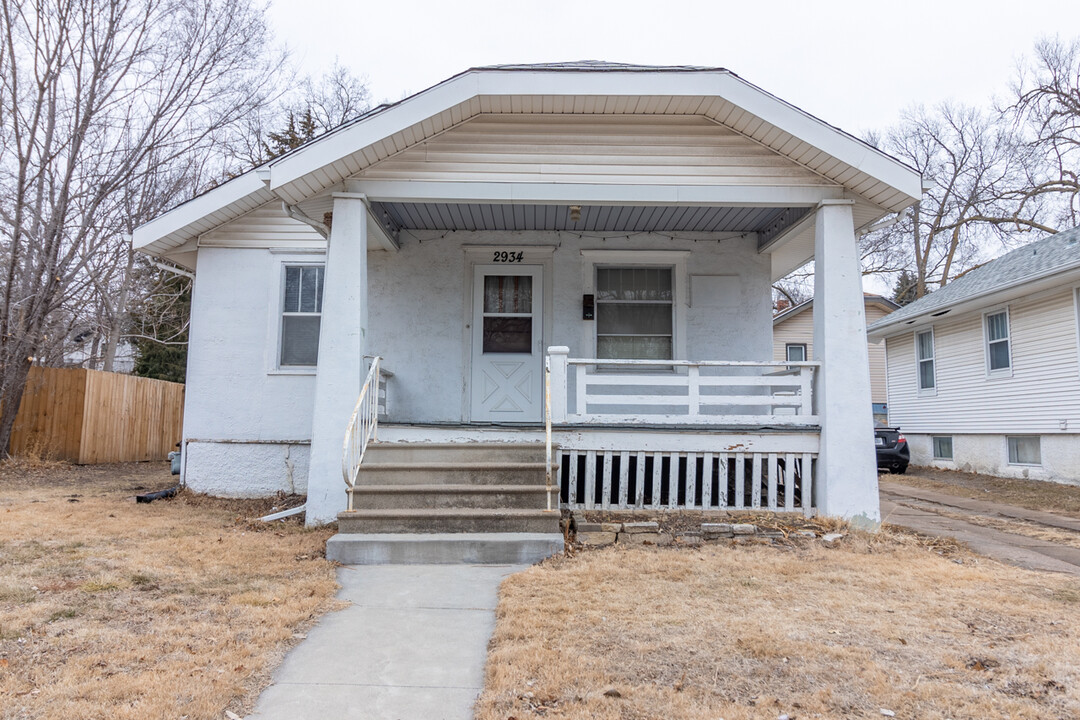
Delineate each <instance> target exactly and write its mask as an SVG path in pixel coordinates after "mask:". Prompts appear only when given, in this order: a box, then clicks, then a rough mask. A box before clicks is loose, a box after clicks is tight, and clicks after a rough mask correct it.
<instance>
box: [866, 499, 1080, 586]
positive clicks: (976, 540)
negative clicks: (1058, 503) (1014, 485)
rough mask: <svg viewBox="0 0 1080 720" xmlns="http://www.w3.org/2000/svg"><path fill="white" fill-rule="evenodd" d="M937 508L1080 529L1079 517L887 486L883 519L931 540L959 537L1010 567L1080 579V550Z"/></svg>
mask: <svg viewBox="0 0 1080 720" xmlns="http://www.w3.org/2000/svg"><path fill="white" fill-rule="evenodd" d="M935 508H937V509H940V510H947V511H949V512H953V513H962V514H968V515H983V516H987V517H993V516H1003V517H1011V518H1017V519H1023V520H1028V521H1030V522H1037V523H1040V524H1043V525H1046V526H1047V527H1053V528H1058V529H1065V530H1080V527H1077V526H1076V523H1077V521H1076V519H1075V518H1068V517H1064V516H1060V515H1054V514H1053V513H1047V512H1041V511H1034V510H1027V509H1025V508H1018V507H1015V506H1013V505H1004V504H1002V503H994V502H990V501H982V500H973V499H970V498H963V497H957V496H955V495H948V494H945V493H937V492H934V491H932V490H925V489H923V488H912V487H908V486H905V485H900V484H899V483H893V482H888V481H883V482H881V517H882V520H883V521H884V522H888V523H892V524H894V525H902V526H904V527H907V528H910V529H912V530H915V531H916V532H919V533H922V534H925V535H937V536H948V537H953V538H956V539H957V540H959V541H960V542H963V543H965V544H967V545H968V546H969V547H970V548H971V549H972V550H974V551H975V552H978V553H981V554H983V555H987V556H989V557H992V558H995V559H997V560H1001V561H1002V562H1006V563H1009V564H1010V565H1016V566H1018V567H1022V568H1027V569H1029V570H1048V571H1052V572H1063V573H1068V574H1072V575H1080V548H1075V547H1071V546H1068V545H1064V544H1061V543H1053V542H1048V541H1046V540H1039V539H1037V538H1032V537H1027V536H1025V535H1017V534H1015V533H1008V532H1003V531H1001V530H996V529H994V528H989V527H985V526H981V525H976V524H974V523H970V522H965V521H964V520H961V519H957V518H949V517H945V516H943V515H939V514H937V513H936V512H934V509H935Z"/></svg>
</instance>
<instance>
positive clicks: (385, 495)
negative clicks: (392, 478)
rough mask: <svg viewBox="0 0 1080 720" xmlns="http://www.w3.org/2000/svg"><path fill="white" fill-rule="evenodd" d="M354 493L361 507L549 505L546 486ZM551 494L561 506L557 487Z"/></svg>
mask: <svg viewBox="0 0 1080 720" xmlns="http://www.w3.org/2000/svg"><path fill="white" fill-rule="evenodd" d="M351 492H352V496H353V507H354V508H356V509H358V510H393V509H402V508H426V509H431V508H529V509H533V510H535V509H537V508H546V507H547V494H546V489H545V486H544V485H478V484H471V485H451V484H444V483H438V484H434V485H357V486H356V488H355V489H354V490H352V491H351ZM551 495H552V503H553V506H554V507H558V502H559V490H558V488H557V487H553V488H552V492H551Z"/></svg>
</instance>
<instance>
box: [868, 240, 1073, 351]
mask: <svg viewBox="0 0 1080 720" xmlns="http://www.w3.org/2000/svg"><path fill="white" fill-rule="evenodd" d="M1074 268H1080V228H1074V229H1072V230H1065V231H1063V232H1059V233H1057V234H1055V235H1049V236H1047V237H1044V238H1042V239H1041V240H1036V241H1035V242H1033V243H1031V244H1029V245H1025V246H1024V247H1021V248H1017V249H1016V250H1013V251H1012V252H1009V253H1006V254H1005V255H1002V256H1001V257H999V258H997V259H996V260H991V261H990V262H988V263H986V264H985V265H982V266H980V267H977V268H975V269H974V270H971V271H970V272H968V273H966V274H965V275H963V276H961V277H959V278H957V279H955V280H953V281H952V282H950V283H949V284H948V285H946V286H945V287H943V288H941V289H939V290H935V291H934V292H932V293H930V294H929V295H926V296H924V297H922V298H920V299H918V300H916V301H915V302H913V303H910V304H908V305H905V306H904V307H902V308H900V309H899V310H897V311H895V312H893V313H891V314H890V315H888V316H887V317H884V318H882V319H881V320H879V321H878V322H876V323H874V324H873V325H871V326H870V330H871V331H873V330H876V329H878V328H881V327H884V326H887V325H893V324H895V323H898V322H902V321H904V320H909V319H912V318H916V317H920V316H922V315H926V314H928V313H931V312H934V311H937V310H943V309H945V308H947V307H952V306H954V305H957V304H959V303H962V302H966V301H968V300H973V299H975V298H978V297H981V296H984V295H989V294H991V293H993V292H995V291H998V290H1003V289H1005V288H1008V287H1013V286H1015V285H1018V284H1020V283H1023V282H1029V281H1032V280H1038V279H1041V278H1044V277H1047V276H1049V275H1054V274H1057V273H1059V272H1063V271H1066V270H1072V269H1074Z"/></svg>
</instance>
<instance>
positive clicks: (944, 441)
mask: <svg viewBox="0 0 1080 720" xmlns="http://www.w3.org/2000/svg"><path fill="white" fill-rule="evenodd" d="M933 443H934V459H935V460H952V459H953V454H952V453H953V450H952V436H951V435H935V436H934V438H933Z"/></svg>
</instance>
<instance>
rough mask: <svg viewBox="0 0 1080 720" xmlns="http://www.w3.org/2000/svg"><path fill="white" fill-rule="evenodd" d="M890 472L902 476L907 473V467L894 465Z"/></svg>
mask: <svg viewBox="0 0 1080 720" xmlns="http://www.w3.org/2000/svg"><path fill="white" fill-rule="evenodd" d="M892 471H893V472H894V473H896V474H897V475H903V474H904V473H906V472H907V465H906V464H905V465H895V466H893V468H892Z"/></svg>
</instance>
